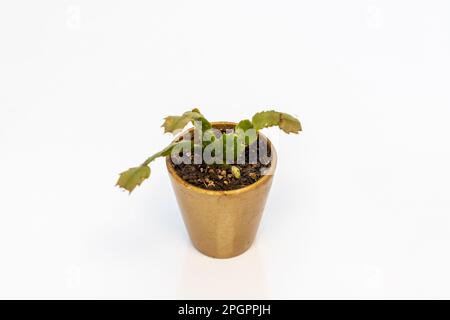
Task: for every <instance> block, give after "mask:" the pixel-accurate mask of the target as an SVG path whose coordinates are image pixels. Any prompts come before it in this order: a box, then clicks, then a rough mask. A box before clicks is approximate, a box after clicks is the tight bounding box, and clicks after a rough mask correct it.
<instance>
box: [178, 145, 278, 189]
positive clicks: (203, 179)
mask: <svg viewBox="0 0 450 320" xmlns="http://www.w3.org/2000/svg"><path fill="white" fill-rule="evenodd" d="M268 156H269V157H270V148H269V151H268ZM245 157H246V159H245V160H246V161H245V164H233V166H235V167H238V168H239V170H240V173H241V177H240V178H239V179H237V178H235V177H234V176H233V174H232V173H231V165H230V166H228V167H227V166H223V165H208V164H206V163H203V164H193V162H194V161H193V155H191V163H192V164H184V163H181V164H178V165H176V164H174V163H172V165H173V167H174V169H175V171H176V172H177V173H178V175H179V176H180V177H181V178H182V179H183V180H185V181H186V182H188V183H190V184H192V185H194V186H196V187H200V188H203V189H207V190H216V191H220V190H235V189H240V188H243V187H246V186H248V185H251V184H252V183H255V182H256V181H258V180H259V179H261V177H262V176H263V173H264V171H265V170H267V169H268V168H269V167H270V165H271V163H268V164H267V165H264V164H262V163H261V162H260V161H259V158H258V160H257V163H255V164H249V163H248V162H249V161H248V159H249V148H247V149H246V151H245Z"/></svg>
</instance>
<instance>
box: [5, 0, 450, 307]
mask: <svg viewBox="0 0 450 320" xmlns="http://www.w3.org/2000/svg"><path fill="white" fill-rule="evenodd" d="M449 15H450V3H449V2H448V1H444V0H442V1H437V0H436V1H400V0H399V1H378V0H370V1H261V0H258V1H256V0H246V1H235V0H231V1H206V0H205V1H198V0H192V1H99V0H95V1H87V0H86V1H81V0H73V1H56V0H55V1H49V0H44V1H2V2H1V4H0V297H1V298H138V299H140V298H151V299H162V298H172V299H178V298H191V299H196V298H250V299H251V298H253V299H257V298H269V299H270V298H273V299H280V298H287V299H296V298H297V299H298V298H344V299H345V298H450V275H449V272H448V270H449V269H450V256H449V245H450V232H449V231H450V218H449V215H450V197H449V192H450V169H449V163H450V149H449V143H448V137H450V127H449V125H448V122H449V117H450V91H449V88H450V59H449V58H450V19H449ZM192 107H199V108H200V109H201V110H202V111H203V113H204V114H205V115H206V116H207V117H208V118H210V119H211V120H216V121H218V120H231V121H233V120H239V119H242V118H246V117H249V116H251V115H252V114H253V113H254V112H256V111H259V110H262V109H268V108H277V109H279V110H281V111H285V112H289V113H292V114H295V115H297V116H298V117H299V118H300V120H301V121H302V124H303V128H304V132H303V133H301V135H299V136H292V135H290V136H280V137H279V139H278V138H277V139H276V143H277V149H278V153H279V167H278V171H277V174H276V177H275V181H274V185H273V188H272V192H271V195H270V199H269V201H268V204H267V207H266V211H265V214H264V217H263V220H262V224H261V227H260V230H259V233H258V237H257V240H256V242H255V245H254V246H253V247H252V248H251V249H250V250H249V251H248V252H247V253H245V254H244V255H242V256H240V257H238V258H235V259H230V260H214V259H211V258H208V257H205V256H203V255H201V254H200V253H198V252H197V251H196V250H195V249H194V248H193V247H192V245H191V244H190V242H189V239H188V236H187V233H186V231H185V228H184V225H183V222H182V219H181V216H180V213H179V211H178V208H177V205H176V203H175V197H174V195H173V193H172V190H171V186H170V185H169V180H168V177H167V172H166V170H165V167H164V164H163V162H162V161H157V162H156V163H153V164H152V177H151V179H150V180H149V181H147V182H146V183H144V184H143V185H142V186H141V187H140V188H139V189H137V190H136V191H135V192H134V193H133V194H132V195H131V196H128V195H127V194H126V193H123V192H121V191H120V190H118V189H117V188H115V187H114V183H115V180H116V178H117V174H118V173H119V172H120V171H122V170H123V169H126V168H128V167H130V166H133V165H137V164H139V163H140V162H141V161H142V160H144V159H145V158H146V156H147V155H149V154H151V153H152V152H154V151H157V150H159V149H160V148H161V147H163V146H164V145H166V144H167V143H168V142H169V141H170V140H171V137H170V136H169V135H163V134H162V130H161V128H159V126H160V125H161V122H162V118H163V117H164V116H166V115H169V114H179V113H181V112H183V111H185V110H187V109H188V108H192Z"/></svg>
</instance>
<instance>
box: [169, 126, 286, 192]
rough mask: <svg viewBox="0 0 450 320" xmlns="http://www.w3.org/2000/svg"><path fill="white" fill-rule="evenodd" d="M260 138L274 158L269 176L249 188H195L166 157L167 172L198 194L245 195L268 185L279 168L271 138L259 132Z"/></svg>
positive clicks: (263, 177) (191, 129) (189, 130)
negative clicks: (263, 140) (264, 140)
mask: <svg viewBox="0 0 450 320" xmlns="http://www.w3.org/2000/svg"><path fill="white" fill-rule="evenodd" d="M236 124H237V123H236V122H229V121H217V122H211V125H212V126H213V127H222V126H223V127H234V126H235V125H236ZM193 130H194V128H190V129H188V130H185V131H184V132H183V133H182V134H180V135H179V136H178V137H177V138H176V139H174V141H176V140H177V139H178V138H179V137H181V136H182V135H183V134H185V133H187V132H191V131H193ZM258 136H260V137H261V138H263V139H266V140H267V142H268V145H269V146H270V150H271V156H272V162H271V164H270V167H269V169H268V171H267V174H265V175H264V176H262V177H261V178H260V179H259V180H258V181H256V182H254V183H252V184H249V185H248V186H245V187H243V188H240V189H234V190H207V189H203V188H200V187H197V186H194V185H192V184H190V183H189V182H187V181H185V180H184V179H183V178H181V177H180V176H179V175H178V173H177V172H176V171H175V168H174V167H173V166H172V161H171V159H170V156H167V157H166V167H167V170H168V171H169V174H170V175H171V176H172V177H173V178H174V179H175V181H176V182H177V183H179V184H181V185H182V186H184V187H185V188H187V189H190V190H192V191H195V192H198V193H203V194H208V195H211V196H226V195H232V194H238V193H244V192H250V191H252V190H254V189H256V188H258V187H260V186H262V185H264V184H266V183H267V182H269V180H270V177H271V176H273V175H274V174H275V169H276V167H277V152H276V150H275V147H274V146H273V144H272V142H271V141H270V140H269V138H267V137H266V136H265V135H264V134H262V133H261V132H258Z"/></svg>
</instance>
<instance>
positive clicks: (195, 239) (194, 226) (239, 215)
mask: <svg viewBox="0 0 450 320" xmlns="http://www.w3.org/2000/svg"><path fill="white" fill-rule="evenodd" d="M212 125H213V127H214V128H217V129H227V128H233V127H234V126H235V123H231V122H214V123H212ZM191 130H192V129H191ZM259 137H260V139H261V138H262V139H266V140H267V142H268V146H269V147H270V148H271V155H272V162H271V166H270V168H268V171H267V174H266V175H264V176H262V177H261V178H260V179H259V180H258V181H256V182H255V183H253V184H251V185H248V186H246V187H244V188H241V189H236V190H229V191H214V190H206V189H202V188H199V187H196V186H193V185H191V184H189V183H188V182H186V181H185V180H183V179H182V178H181V177H180V176H179V175H178V174H177V173H176V171H175V169H174V168H173V165H172V162H171V159H170V157H167V158H166V165H167V169H168V171H169V176H170V180H171V182H172V186H173V189H174V191H175V196H176V198H177V202H178V205H179V207H180V210H181V213H182V216H183V220H184V223H185V225H186V228H187V231H188V233H189V236H190V238H191V241H192V243H193V245H194V246H195V247H196V248H197V249H198V250H199V251H200V252H202V253H203V254H205V255H207V256H210V257H214V258H231V257H235V256H238V255H240V254H242V253H244V252H245V251H246V250H247V249H248V248H250V246H251V245H252V243H253V240H254V239H255V236H256V232H257V230H258V226H259V222H260V220H261V216H262V213H263V211H264V206H265V204H266V200H267V196H268V194H269V191H270V187H271V185H272V179H273V174H274V173H275V168H276V165H277V154H276V151H275V148H274V147H273V146H272V145H271V143H270V141H269V140H268V139H267V138H266V137H265V136H264V135H262V134H261V133H259Z"/></svg>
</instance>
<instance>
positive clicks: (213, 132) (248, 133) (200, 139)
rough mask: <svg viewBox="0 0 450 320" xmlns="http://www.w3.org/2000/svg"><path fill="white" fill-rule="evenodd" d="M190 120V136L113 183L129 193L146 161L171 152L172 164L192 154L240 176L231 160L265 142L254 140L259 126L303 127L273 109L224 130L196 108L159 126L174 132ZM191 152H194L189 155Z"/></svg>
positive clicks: (145, 171)
mask: <svg viewBox="0 0 450 320" xmlns="http://www.w3.org/2000/svg"><path fill="white" fill-rule="evenodd" d="M189 123H192V125H193V134H194V135H193V137H192V135H191V134H190V133H189V132H187V133H186V134H185V135H183V137H180V138H178V139H176V140H175V142H172V143H171V144H169V145H168V146H167V147H165V148H164V149H162V150H161V151H159V152H157V153H155V154H153V155H152V156H150V157H149V158H147V160H145V161H144V162H143V163H142V164H141V165H140V166H137V167H133V168H130V169H128V170H126V171H124V172H122V173H120V177H119V179H118V181H117V184H116V185H117V186H119V187H121V188H123V189H125V190H127V191H129V192H130V193H131V192H132V191H133V190H134V189H135V188H136V187H137V186H139V185H140V184H141V183H142V182H143V181H144V180H146V179H147V178H149V177H150V167H149V164H150V163H151V162H152V161H153V160H155V159H157V158H159V157H167V156H171V158H172V161H173V163H175V164H178V163H180V162H182V161H190V160H191V159H192V158H193V161H194V164H199V165H200V164H202V163H207V164H208V165H217V166H221V167H223V168H230V167H231V172H232V174H233V176H234V177H235V178H237V179H239V178H240V172H239V168H238V167H236V166H233V164H236V163H238V164H240V163H244V162H245V156H244V155H245V150H246V148H251V147H254V148H258V147H259V148H262V147H263V146H264V145H262V144H257V141H258V131H259V130H261V129H263V128H269V127H273V126H278V127H279V128H280V129H281V130H282V131H284V132H285V133H288V134H289V133H298V132H299V131H301V130H302V128H301V124H300V121H299V120H298V119H296V118H295V117H293V116H291V115H289V114H287V113H283V112H278V111H274V110H271V111H262V112H258V113H256V114H255V115H254V116H253V117H252V119H251V120H249V119H245V120H242V121H240V122H239V123H237V125H236V126H235V127H234V128H233V129H227V130H226V131H225V132H223V131H220V130H218V129H215V128H214V127H213V126H212V125H211V123H210V122H209V121H208V120H207V119H206V118H205V117H204V116H203V115H202V113H201V112H200V110H198V109H193V110H191V111H187V112H185V113H183V114H182V115H181V116H168V117H166V118H165V119H164V123H163V124H162V126H161V127H163V128H164V133H168V132H169V133H172V134H174V135H177V134H178V133H179V132H181V131H182V130H183V129H184V128H185V127H186V126H187V125H188V124H189ZM192 154H193V155H194V156H193V157H190V155H192ZM252 154H256V153H255V152H254V153H252ZM180 155H182V156H180ZM254 161H256V159H249V162H250V163H252V162H254Z"/></svg>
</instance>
